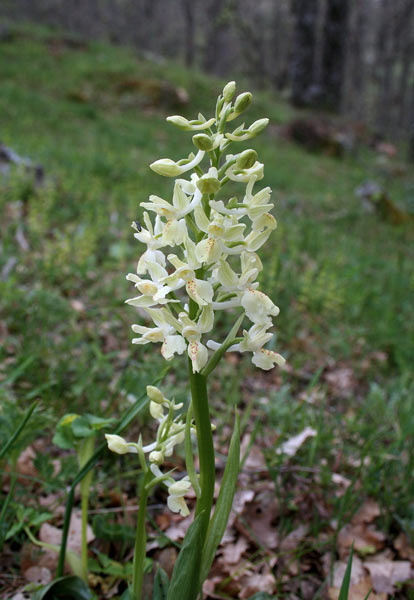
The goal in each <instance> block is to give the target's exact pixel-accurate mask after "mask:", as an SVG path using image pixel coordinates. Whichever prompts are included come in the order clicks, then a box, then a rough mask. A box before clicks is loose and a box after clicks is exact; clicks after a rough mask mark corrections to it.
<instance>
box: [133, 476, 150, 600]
mask: <svg viewBox="0 0 414 600" xmlns="http://www.w3.org/2000/svg"><path fill="white" fill-rule="evenodd" d="M150 479H151V472H150V471H147V473H146V474H145V477H144V481H143V484H142V487H141V494H140V499H139V510H138V520H137V530H136V536H135V550H134V565H133V576H132V600H142V598H143V595H142V584H143V582H144V562H145V554H146V542H147V534H146V531H145V517H146V513H147V500H148V491H147V490H146V485H147V484H148V483H149V481H150Z"/></svg>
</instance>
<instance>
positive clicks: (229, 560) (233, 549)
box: [221, 536, 249, 565]
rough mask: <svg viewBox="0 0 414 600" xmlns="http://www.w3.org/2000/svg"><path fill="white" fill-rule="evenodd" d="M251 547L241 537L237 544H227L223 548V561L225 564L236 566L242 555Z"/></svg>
mask: <svg viewBox="0 0 414 600" xmlns="http://www.w3.org/2000/svg"><path fill="white" fill-rule="evenodd" d="M248 547H249V543H248V541H247V540H246V538H245V537H243V536H240V537H239V539H238V540H237V542H236V543H235V544H226V545H225V546H224V547H223V552H222V556H221V561H222V562H224V563H225V564H229V565H235V564H238V563H239V562H240V559H241V557H242V554H243V553H244V552H245V551H246V550H247V548H248Z"/></svg>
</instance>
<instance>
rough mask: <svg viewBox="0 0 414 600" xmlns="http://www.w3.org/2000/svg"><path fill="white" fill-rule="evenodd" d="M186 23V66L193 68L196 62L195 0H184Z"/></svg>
mask: <svg viewBox="0 0 414 600" xmlns="http://www.w3.org/2000/svg"><path fill="white" fill-rule="evenodd" d="M182 5H183V12H184V22H185V54H184V56H185V64H186V65H187V66H188V67H191V66H193V64H194V60H195V24H194V0H182Z"/></svg>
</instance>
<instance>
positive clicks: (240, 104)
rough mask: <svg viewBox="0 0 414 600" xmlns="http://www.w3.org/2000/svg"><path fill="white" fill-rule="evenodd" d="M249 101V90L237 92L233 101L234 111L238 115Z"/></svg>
mask: <svg viewBox="0 0 414 600" xmlns="http://www.w3.org/2000/svg"><path fill="white" fill-rule="evenodd" d="M251 101H252V95H251V93H250V92H244V93H243V94H239V95H238V96H237V98H236V100H235V102H234V111H235V112H236V113H237V114H238V115H239V114H240V113H242V112H243V111H245V110H246V108H247V107H248V106H249V104H250V102H251Z"/></svg>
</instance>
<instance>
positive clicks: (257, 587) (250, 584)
mask: <svg viewBox="0 0 414 600" xmlns="http://www.w3.org/2000/svg"><path fill="white" fill-rule="evenodd" d="M241 583H242V589H241V592H240V594H239V598H240V600H245V599H247V598H251V597H252V596H253V595H254V594H257V593H258V592H265V593H268V594H272V593H273V592H274V591H275V588H276V585H275V578H274V576H273V575H272V574H270V573H260V574H255V575H249V576H247V577H245V578H243V580H242V582H241Z"/></svg>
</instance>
